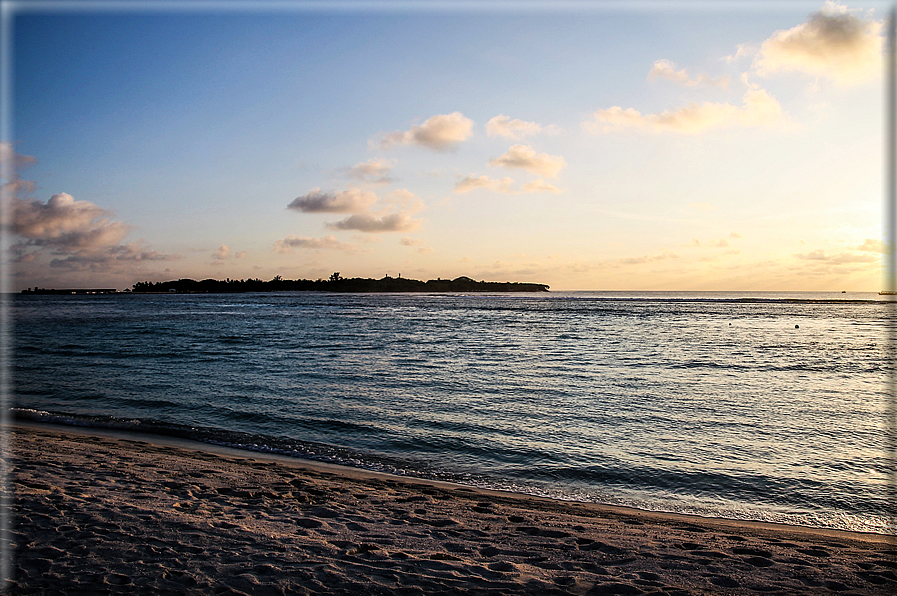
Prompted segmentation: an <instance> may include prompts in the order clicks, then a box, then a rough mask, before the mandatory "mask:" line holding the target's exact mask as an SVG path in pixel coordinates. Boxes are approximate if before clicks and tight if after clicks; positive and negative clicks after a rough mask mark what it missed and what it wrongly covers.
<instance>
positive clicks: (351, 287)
mask: <svg viewBox="0 0 897 596" xmlns="http://www.w3.org/2000/svg"><path fill="white" fill-rule="evenodd" d="M547 291H548V285H546V284H537V283H520V282H494V281H475V280H473V279H471V278H469V277H465V276H461V277H458V278H455V279H431V280H429V281H425V282H424V281H420V280H417V279H407V278H404V277H401V276H399V277H390V276H388V275H387V276H384V277H383V278H382V279H369V278H361V277H353V278H345V277H341V276H340V274H339V272H337V273H334V274H333V275H331V276H330V278H329V279H317V280H309V279H283V278H282V277H281V276H279V275H278V276H276V277H274V278H273V279H271V280H269V281H262V280H261V279H251V278H250V279H225V280H220V279H204V280H202V281H196V280H193V279H179V280H177V281H160V282H155V283H153V282H149V281H141V282H138V283H136V284H134V286H133V288H131V293H136V294H146V293H178V294H196V293H226V292H361V293H364V292H367V293H369V292H547Z"/></svg>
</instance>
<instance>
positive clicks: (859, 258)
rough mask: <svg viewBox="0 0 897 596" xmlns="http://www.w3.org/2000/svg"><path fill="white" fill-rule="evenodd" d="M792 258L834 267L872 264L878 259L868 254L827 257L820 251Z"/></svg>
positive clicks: (845, 254) (843, 253) (842, 254)
mask: <svg viewBox="0 0 897 596" xmlns="http://www.w3.org/2000/svg"><path fill="white" fill-rule="evenodd" d="M794 256H795V257H797V258H798V259H802V260H804V261H824V262H826V263H830V264H834V265H842V264H844V263H873V262H875V261H877V260H878V259H879V257H876V256H873V255H870V254H856V253H849V252H840V253H837V254H834V255H829V254H826V252H825V251H824V250H821V249H820V250H814V251H811V252H807V253H799V254H796V255H794Z"/></svg>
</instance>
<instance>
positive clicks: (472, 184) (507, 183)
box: [452, 174, 514, 194]
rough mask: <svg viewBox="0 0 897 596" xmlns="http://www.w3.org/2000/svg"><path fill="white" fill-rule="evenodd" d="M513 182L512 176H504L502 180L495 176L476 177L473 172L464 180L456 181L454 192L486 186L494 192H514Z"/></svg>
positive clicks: (460, 192) (461, 192) (463, 191)
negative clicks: (512, 188)
mask: <svg viewBox="0 0 897 596" xmlns="http://www.w3.org/2000/svg"><path fill="white" fill-rule="evenodd" d="M512 184H514V180H512V179H511V178H502V179H501V180H496V179H494V178H490V177H489V176H477V177H476V178H474V177H473V175H472V174H471V175H469V176H467V177H465V178H464V179H463V180H461V181H459V182H457V183H455V188H454V190H453V191H452V192H455V193H457V194H463V193H466V192H470V191H472V190H477V189H478V188H485V189H487V190H491V191H492V192H498V193H512V192H513V190H511V185H512Z"/></svg>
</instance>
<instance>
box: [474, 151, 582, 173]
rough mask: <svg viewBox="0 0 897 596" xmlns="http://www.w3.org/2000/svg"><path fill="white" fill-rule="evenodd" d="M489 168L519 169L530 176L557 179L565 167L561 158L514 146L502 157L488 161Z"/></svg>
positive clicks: (565, 163) (564, 162)
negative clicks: (530, 174) (536, 175)
mask: <svg viewBox="0 0 897 596" xmlns="http://www.w3.org/2000/svg"><path fill="white" fill-rule="evenodd" d="M489 165H490V166H495V167H502V168H520V169H523V170H526V171H527V172H530V173H532V174H538V175H539V176H545V177H547V178H557V176H558V173H559V172H560V171H561V169H563V168H564V167H566V165H567V162H566V161H564V158H563V157H560V156H555V155H548V154H547V153H539V154H538V155H536V152H535V150H533V148H532V147H529V146H527V145H514V146H513V147H511V148H510V149H508V152H507V153H505V154H504V155H501V156H499V157H496V158H494V159H490V160H489Z"/></svg>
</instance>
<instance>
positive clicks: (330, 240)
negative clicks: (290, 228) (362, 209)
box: [274, 236, 358, 254]
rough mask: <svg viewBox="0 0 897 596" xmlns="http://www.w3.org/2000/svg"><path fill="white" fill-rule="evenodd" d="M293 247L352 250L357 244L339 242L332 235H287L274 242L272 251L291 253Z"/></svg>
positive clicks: (355, 248)
mask: <svg viewBox="0 0 897 596" xmlns="http://www.w3.org/2000/svg"><path fill="white" fill-rule="evenodd" d="M294 248H305V249H311V250H341V251H345V252H353V251H355V250H357V248H358V247H357V246H355V245H354V244H349V243H347V242H340V241H339V240H337V239H336V238H335V237H334V236H325V237H324V238H308V237H306V236H287V237H286V238H284V239H283V240H278V241H277V242H275V243H274V251H275V252H279V253H285V254H288V253H291V252H293V249H294Z"/></svg>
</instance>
